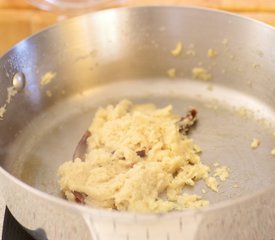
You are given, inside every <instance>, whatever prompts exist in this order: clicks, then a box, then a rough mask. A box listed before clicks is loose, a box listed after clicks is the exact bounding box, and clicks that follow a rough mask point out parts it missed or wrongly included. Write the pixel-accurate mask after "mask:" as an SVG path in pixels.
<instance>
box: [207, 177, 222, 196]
mask: <svg viewBox="0 0 275 240" xmlns="http://www.w3.org/2000/svg"><path fill="white" fill-rule="evenodd" d="M205 182H206V185H207V187H209V188H210V189H211V190H213V191H214V192H218V191H219V189H218V186H219V184H218V182H217V179H216V178H214V177H208V178H207V179H206V181H205Z"/></svg>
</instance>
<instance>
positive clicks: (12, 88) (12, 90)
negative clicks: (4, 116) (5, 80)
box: [6, 86, 18, 103]
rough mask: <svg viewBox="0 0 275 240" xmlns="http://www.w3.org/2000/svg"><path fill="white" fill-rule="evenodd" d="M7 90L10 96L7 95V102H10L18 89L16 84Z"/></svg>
mask: <svg viewBox="0 0 275 240" xmlns="http://www.w3.org/2000/svg"><path fill="white" fill-rule="evenodd" d="M7 92H8V97H7V100H6V103H10V101H11V99H12V97H14V96H15V95H16V94H17V92H18V91H17V90H16V88H15V87H14V86H11V87H8V88H7Z"/></svg>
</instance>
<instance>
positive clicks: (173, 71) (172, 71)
mask: <svg viewBox="0 0 275 240" xmlns="http://www.w3.org/2000/svg"><path fill="white" fill-rule="evenodd" d="M167 74H168V76H169V77H170V78H174V77H176V75H177V70H176V69H175V68H170V69H168V71H167Z"/></svg>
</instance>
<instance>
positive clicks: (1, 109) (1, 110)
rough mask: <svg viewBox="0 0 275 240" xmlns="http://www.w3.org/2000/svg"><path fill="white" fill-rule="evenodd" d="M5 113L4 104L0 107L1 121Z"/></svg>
mask: <svg viewBox="0 0 275 240" xmlns="http://www.w3.org/2000/svg"><path fill="white" fill-rule="evenodd" d="M5 112H6V104H5V105H4V106H2V107H0V119H3V117H4V114H5Z"/></svg>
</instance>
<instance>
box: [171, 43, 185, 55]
mask: <svg viewBox="0 0 275 240" xmlns="http://www.w3.org/2000/svg"><path fill="white" fill-rule="evenodd" d="M182 49H183V46H182V43H181V42H178V43H177V45H176V47H175V48H174V49H173V50H171V54H172V55H173V56H175V57H177V56H179V55H180V54H181V52H182Z"/></svg>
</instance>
